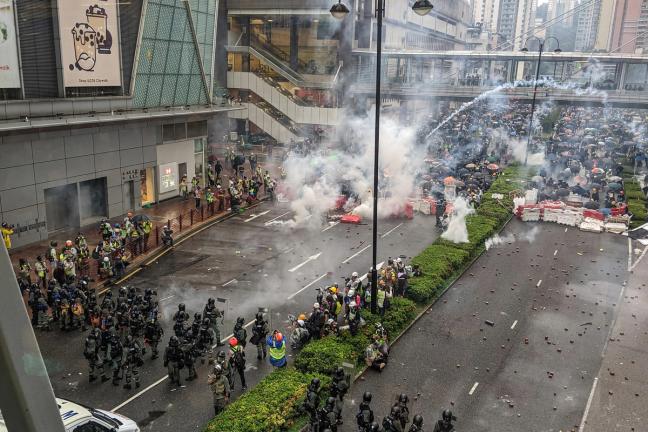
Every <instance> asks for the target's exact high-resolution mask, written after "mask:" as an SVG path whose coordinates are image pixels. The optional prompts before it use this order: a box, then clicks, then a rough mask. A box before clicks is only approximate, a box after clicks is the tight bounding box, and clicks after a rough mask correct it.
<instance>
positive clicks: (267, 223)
mask: <svg viewBox="0 0 648 432" xmlns="http://www.w3.org/2000/svg"><path fill="white" fill-rule="evenodd" d="M288 213H292V210H291V211H287V212H286V213H284V214H280V215H279V216H277V217H276V218H274V219H270V220H269V221H267V222H266V223H265V224H264V225H265V226H268V225H270V224H271V223H272V222H274V221H276V220H277V219H279V218H280V217H283V216H286V215H287V214H288Z"/></svg>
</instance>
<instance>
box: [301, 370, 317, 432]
mask: <svg viewBox="0 0 648 432" xmlns="http://www.w3.org/2000/svg"><path fill="white" fill-rule="evenodd" d="M319 404H320V380H319V378H313V379H312V380H311V382H310V384H309V385H308V390H307V391H306V398H305V399H304V403H303V404H302V410H303V411H305V412H306V413H308V416H309V421H308V424H309V428H310V429H309V430H310V432H317V430H318V428H319V419H318V412H317V410H318V408H319Z"/></svg>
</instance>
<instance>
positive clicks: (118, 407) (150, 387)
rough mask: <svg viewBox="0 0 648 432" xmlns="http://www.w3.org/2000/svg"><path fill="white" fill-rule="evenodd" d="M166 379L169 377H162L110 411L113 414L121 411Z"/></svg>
mask: <svg viewBox="0 0 648 432" xmlns="http://www.w3.org/2000/svg"><path fill="white" fill-rule="evenodd" d="M167 378H169V375H164V376H163V377H162V378H160V379H159V380H157V381H155V382H154V383H153V384H151V385H150V386H148V387H146V388H145V389H142V390H141V391H140V392H139V393H135V394H134V395H133V396H132V397H130V398H128V399H126V400H125V401H124V402H122V403H120V404H119V405H117V406H116V407H114V408H112V409H111V410H110V411H113V412H115V411H119V410H120V409H122V408H123V407H125V406H126V405H128V404H129V403H131V402H133V401H134V400H135V399H137V398H138V397H140V396H142V395H143V394H144V393H146V392H147V391H149V390H151V389H152V388H153V387H155V386H157V385H158V384H160V383H162V382H163V381H164V380H166V379H167Z"/></svg>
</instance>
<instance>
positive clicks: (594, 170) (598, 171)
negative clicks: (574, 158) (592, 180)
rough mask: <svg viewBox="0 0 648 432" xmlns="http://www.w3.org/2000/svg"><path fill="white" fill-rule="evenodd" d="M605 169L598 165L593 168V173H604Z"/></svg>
mask: <svg viewBox="0 0 648 432" xmlns="http://www.w3.org/2000/svg"><path fill="white" fill-rule="evenodd" d="M604 172H605V171H604V170H603V169H602V168H599V167H596V168H592V173H594V174H603V173H604Z"/></svg>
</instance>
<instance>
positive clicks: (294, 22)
mask: <svg viewBox="0 0 648 432" xmlns="http://www.w3.org/2000/svg"><path fill="white" fill-rule="evenodd" d="M290 68H291V69H292V70H294V71H298V70H299V17H298V16H297V15H293V16H291V17H290Z"/></svg>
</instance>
